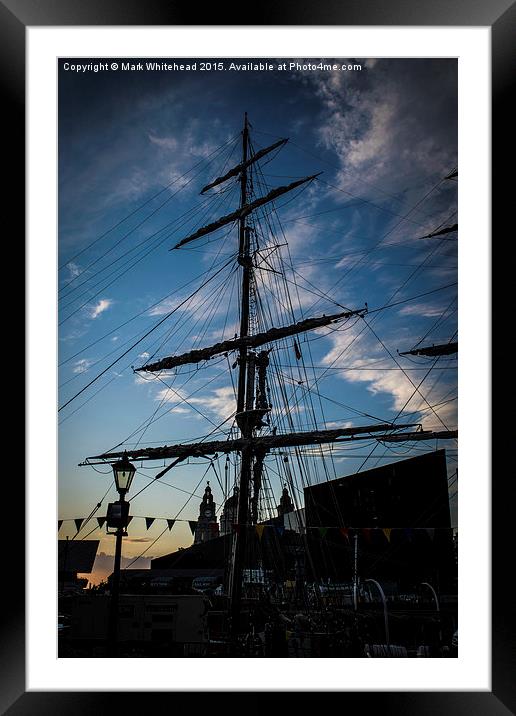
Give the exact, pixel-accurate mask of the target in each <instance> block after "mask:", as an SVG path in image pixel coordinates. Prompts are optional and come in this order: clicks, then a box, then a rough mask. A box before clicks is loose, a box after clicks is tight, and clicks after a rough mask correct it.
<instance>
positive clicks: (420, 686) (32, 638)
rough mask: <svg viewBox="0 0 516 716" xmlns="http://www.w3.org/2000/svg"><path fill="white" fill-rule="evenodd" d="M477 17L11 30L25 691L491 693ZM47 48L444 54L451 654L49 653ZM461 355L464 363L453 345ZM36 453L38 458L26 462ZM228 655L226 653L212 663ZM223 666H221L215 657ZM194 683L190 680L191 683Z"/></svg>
mask: <svg viewBox="0 0 516 716" xmlns="http://www.w3.org/2000/svg"><path fill="white" fill-rule="evenodd" d="M490 36H491V34H490V28H487V27H476V28H455V27H445V28H439V27H418V28H415V27H403V28H400V27H370V26H367V27H337V26H333V27H305V26H304V27H293V26H288V27H271V26H265V27H231V28H224V27H218V26H216V27H167V26H157V27H75V28H74V27H70V28H69V27H66V28H45V27H36V28H31V27H28V28H27V88H28V89H27V140H28V173H27V194H28V208H27V230H28V243H27V245H28V252H27V255H28V260H27V277H28V282H27V285H28V291H27V299H28V300H27V309H28V319H29V320H28V344H27V345H28V354H27V358H28V361H27V365H28V396H29V411H28V420H27V427H28V438H29V439H28V451H27V465H28V470H27V476H28V477H27V567H26V574H27V659H26V660H27V690H28V691H33V690H51V691H65V690H69V691H82V690H93V691H104V690H122V691H130V690H136V691H144V690H178V691H185V690H193V691H200V690H205V691H216V690H224V689H225V690H231V691H237V690H245V689H247V690H251V691H257V690H260V689H266V690H269V691H270V690H275V689H291V690H293V691H302V690H310V691H313V690H353V691H361V690H364V691H418V690H422V691H426V690H439V691H446V690H452V691H464V690H475V691H479V690H484V691H486V690H490V689H491V673H490V671H491V645H490V638H491V634H490V619H491V615H490V608H491V600H490V581H491V580H490V568H491V567H490V551H491V537H490V534H491V518H490V507H491V494H490V470H491V468H490V449H491V446H490V438H487V437H486V438H485V439H484V440H483V441H480V440H479V438H478V436H480V435H483V436H490V434H491V432H490V393H489V370H490V363H489V345H490V325H489V315H490V285H489V282H490V279H489V276H490V263H491V259H490V126H491V120H490V92H491V88H490V75H491V68H490ZM58 57H99V58H100V57H135V58H136V57H214V58H215V57H292V58H296V57H299V58H310V57H318V58H320V57H322V58H324V57H343V58H348V57H356V58H372V57H407V58H409V57H458V58H459V168H460V181H459V223H460V231H459V329H460V341H461V352H460V353H459V416H460V442H459V445H460V453H459V455H460V467H461V475H463V476H464V477H463V479H462V480H461V483H460V501H459V536H460V539H459V623H460V639H459V657H458V658H457V659H406V660H404V662H403V664H402V665H401V664H400V663H399V662H397V661H396V660H392V659H373V660H367V659H337V658H335V659H282V660H281V664H280V668H278V664H277V663H276V660H274V659H255V660H252V661H254V662H255V663H253V664H252V665H251V664H250V663H249V661H250V660H249V659H229V660H228V659H202V660H201V659H197V660H192V659H124V660H113V659H104V658H98V659H72V658H70V659H58V658H57V656H56V584H55V577H54V575H56V574H57V565H56V536H55V526H56V522H57V514H56V506H55V505H56V499H55V495H56V491H57V485H56V484H55V483H54V480H55V476H56V475H57V454H56V455H51V454H49V446H51V445H56V440H57V433H56V404H57V403H56V394H57V381H56V365H57V360H56V355H57V354H56V349H55V347H56V345H57V330H56V324H57V321H55V320H54V319H55V315H56V295H57V278H56V273H57V272H56V268H57V260H56V256H57V247H56V243H57V242H56V236H57V233H56V217H57V210H56V206H57V191H56V187H57V162H56V157H57V151H56V150H57V143H56V119H57V115H56V107H57V58H58ZM468 355H469V356H473V355H474V356H475V360H474V365H473V361H471V360H469V361H467V360H466V359H465V358H464V357H465V356H468ZM42 463H43V464H44V469H42ZM228 661H229V662H231V663H230V664H228ZM228 667H229V668H228ZM201 684H202V687H201V688H200V685H201Z"/></svg>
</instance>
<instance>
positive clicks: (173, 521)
mask: <svg viewBox="0 0 516 716" xmlns="http://www.w3.org/2000/svg"><path fill="white" fill-rule="evenodd" d="M175 523H176V521H175V520H167V525H168V531H169V532H170V530H171V529H172V527H173V526H174V525H175Z"/></svg>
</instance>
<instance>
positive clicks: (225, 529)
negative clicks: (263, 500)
mask: <svg viewBox="0 0 516 716" xmlns="http://www.w3.org/2000/svg"><path fill="white" fill-rule="evenodd" d="M237 516H238V487H237V486H235V488H234V490H233V494H232V495H231V497H228V499H227V500H226V502H225V504H224V509H223V510H222V514H221V516H220V534H221V535H227V534H231V533H232V531H233V524H235V523H236V522H237V521H238V520H237Z"/></svg>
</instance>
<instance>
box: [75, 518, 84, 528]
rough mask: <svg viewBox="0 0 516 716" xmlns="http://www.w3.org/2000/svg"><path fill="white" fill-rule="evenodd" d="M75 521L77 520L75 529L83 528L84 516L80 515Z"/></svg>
mask: <svg viewBox="0 0 516 716" xmlns="http://www.w3.org/2000/svg"><path fill="white" fill-rule="evenodd" d="M74 522H75V529H76V530H77V532H78V531H79V530H80V529H81V525H82V523H83V522H84V517H78V518H77V519H76V520H74Z"/></svg>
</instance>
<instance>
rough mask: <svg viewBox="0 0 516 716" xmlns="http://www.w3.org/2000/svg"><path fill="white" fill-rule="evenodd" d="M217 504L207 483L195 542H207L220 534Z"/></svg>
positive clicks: (200, 508) (200, 507)
mask: <svg viewBox="0 0 516 716" xmlns="http://www.w3.org/2000/svg"><path fill="white" fill-rule="evenodd" d="M216 507H217V506H216V504H215V502H214V501H213V495H212V494H211V487H210V483H209V481H208V483H207V484H206V489H205V490H204V496H203V498H202V502H201V504H200V506H199V518H198V520H197V526H196V528H195V535H194V544H199V542H207V541H208V540H210V539H215V537H218V536H219V525H218V522H217V517H216V515H215V510H216Z"/></svg>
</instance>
